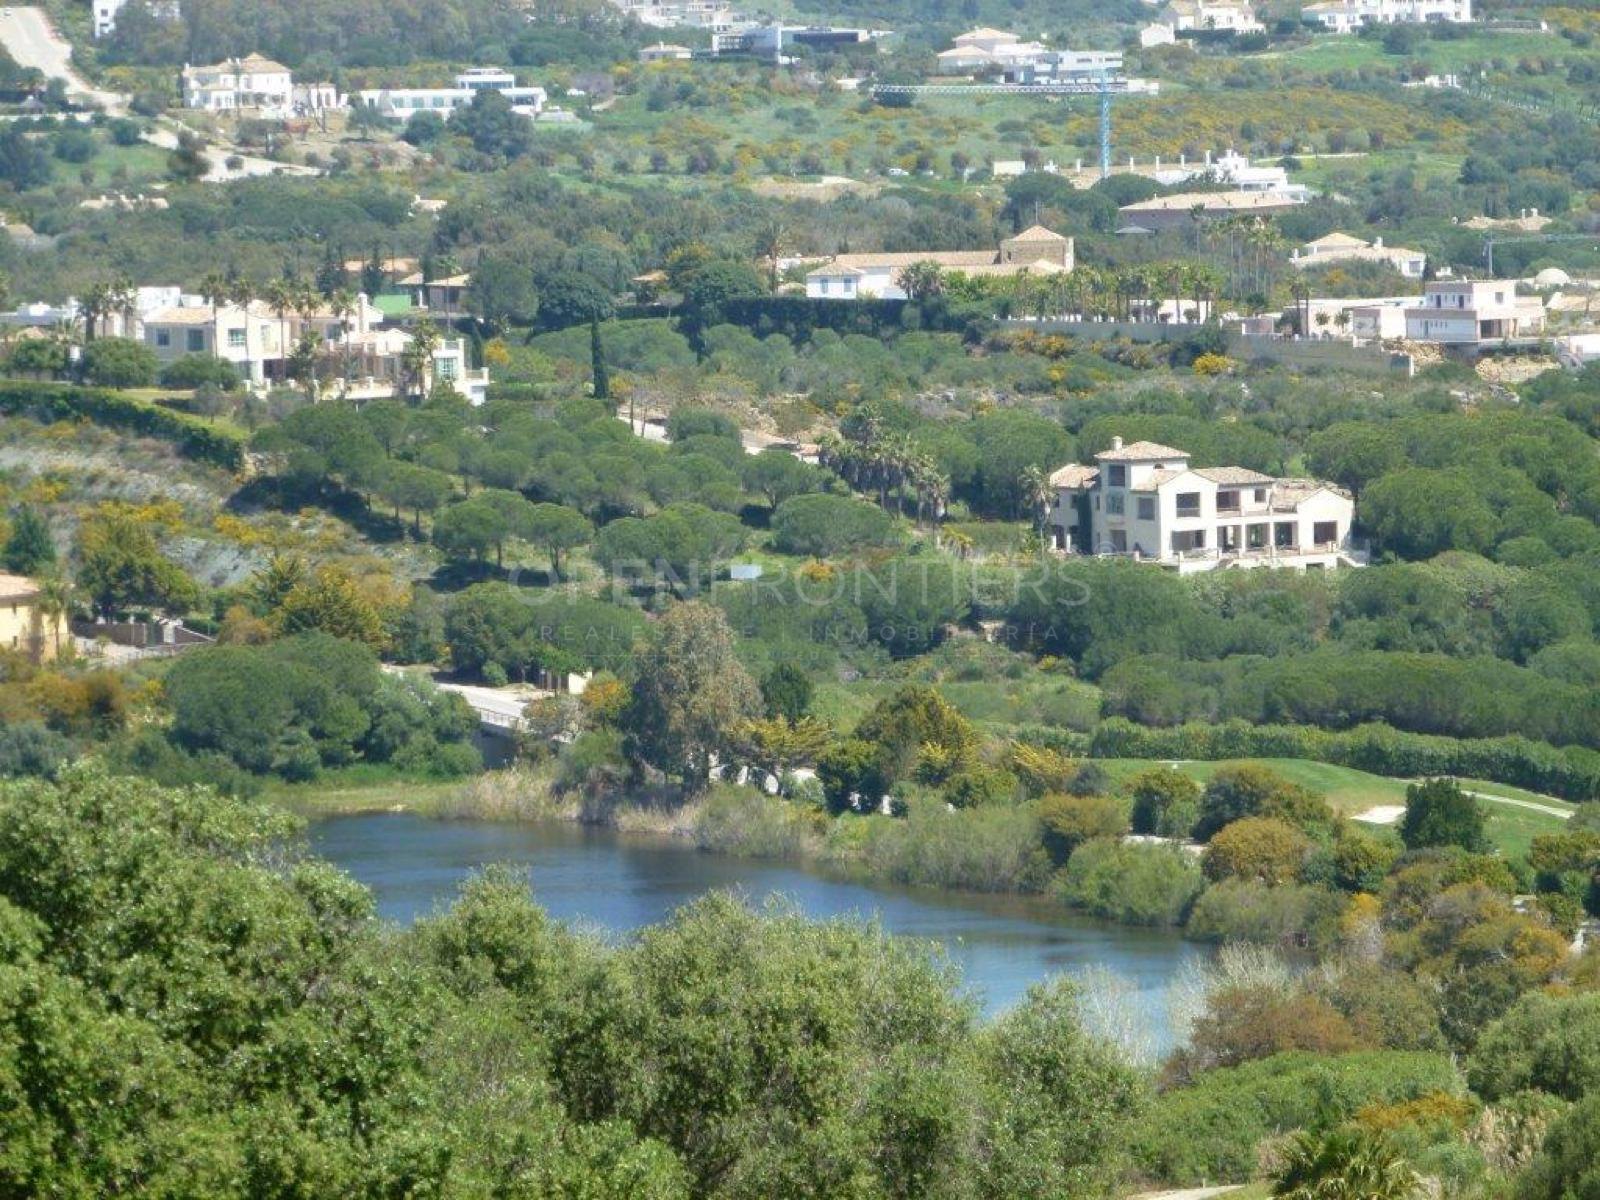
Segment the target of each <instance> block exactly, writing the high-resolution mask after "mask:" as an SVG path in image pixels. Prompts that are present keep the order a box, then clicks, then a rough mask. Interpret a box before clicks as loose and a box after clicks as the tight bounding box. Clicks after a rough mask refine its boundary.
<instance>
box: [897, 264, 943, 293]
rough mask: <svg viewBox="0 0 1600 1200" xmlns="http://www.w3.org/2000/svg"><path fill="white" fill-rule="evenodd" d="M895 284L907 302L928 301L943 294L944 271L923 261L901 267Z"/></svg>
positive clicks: (936, 265) (937, 265)
mask: <svg viewBox="0 0 1600 1200" xmlns="http://www.w3.org/2000/svg"><path fill="white" fill-rule="evenodd" d="M895 282H896V283H898V284H899V285H900V290H901V291H903V292H905V294H906V299H907V300H914V301H921V300H928V299H931V298H933V297H934V296H938V295H940V294H942V293H943V292H944V271H943V270H942V269H941V268H940V266H939V264H938V263H936V262H933V261H931V260H927V259H924V260H923V261H921V262H914V263H911V264H910V265H909V266H905V267H901V268H900V273H899V275H898V276H896V278H895Z"/></svg>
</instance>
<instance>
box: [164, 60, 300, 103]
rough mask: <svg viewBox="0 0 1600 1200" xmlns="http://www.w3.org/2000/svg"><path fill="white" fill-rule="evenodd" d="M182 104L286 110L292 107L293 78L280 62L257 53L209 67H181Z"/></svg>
mask: <svg viewBox="0 0 1600 1200" xmlns="http://www.w3.org/2000/svg"><path fill="white" fill-rule="evenodd" d="M183 106H184V107H185V108H200V109H205V110H206V111H207V112H233V111H235V110H237V109H241V108H251V109H260V110H262V111H264V112H271V113H287V112H290V111H291V110H292V109H293V107H294V77H293V76H292V75H291V74H290V72H289V68H288V67H286V66H284V65H283V64H282V63H277V62H273V61H272V60H271V59H270V58H263V57H262V56H261V55H259V54H250V55H246V56H245V57H244V58H230V59H228V60H227V61H225V62H219V63H215V64H213V65H211V66H209V67H188V66H186V67H184V68H183Z"/></svg>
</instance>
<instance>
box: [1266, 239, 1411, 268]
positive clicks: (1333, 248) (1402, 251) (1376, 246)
mask: <svg viewBox="0 0 1600 1200" xmlns="http://www.w3.org/2000/svg"><path fill="white" fill-rule="evenodd" d="M1336 262H1381V263H1387V264H1389V266H1391V267H1393V268H1394V269H1395V270H1396V271H1398V272H1399V273H1400V274H1401V275H1403V276H1405V277H1406V278H1407V279H1421V278H1422V276H1423V274H1424V273H1425V272H1426V271H1427V269H1428V256H1427V255H1426V254H1424V253H1423V252H1422V251H1421V250H1408V249H1407V248H1406V247H1404V246H1385V245H1384V244H1383V239H1382V238H1374V239H1373V240H1372V241H1370V242H1367V241H1363V240H1362V239H1360V238H1358V237H1352V236H1351V235H1350V234H1348V233H1330V234H1328V235H1327V236H1325V237H1320V238H1318V239H1317V240H1316V241H1314V242H1307V243H1306V244H1305V245H1304V246H1300V247H1298V248H1297V249H1296V250H1294V252H1293V253H1292V254H1291V255H1290V256H1289V263H1290V265H1291V266H1293V267H1297V268H1299V269H1301V270H1304V269H1305V268H1307V267H1320V266H1325V265H1327V264H1329V263H1336Z"/></svg>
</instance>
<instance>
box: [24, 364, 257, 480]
mask: <svg viewBox="0 0 1600 1200" xmlns="http://www.w3.org/2000/svg"><path fill="white" fill-rule="evenodd" d="M0 413H3V414H6V415H8V416H16V415H21V414H27V415H31V416H36V417H37V418H38V419H40V420H41V421H45V422H50V421H62V420H73V419H80V418H81V419H86V420H90V421H94V422H96V423H98V424H101V425H108V426H110V427H112V428H114V429H125V430H127V431H129V432H130V433H136V434H140V435H141V436H144V437H154V438H161V439H163V440H164V441H169V442H172V443H173V444H174V445H176V446H177V447H178V449H179V450H180V451H181V452H182V453H183V454H185V455H187V456H188V457H190V458H194V459H199V460H201V461H203V462H209V463H212V464H214V465H216V466H219V467H224V468H226V469H228V470H237V469H238V468H239V467H240V466H242V465H243V463H244V443H243V442H242V441H241V440H240V439H239V438H238V437H237V436H236V435H235V434H232V433H229V432H227V431H225V430H219V429H216V428H213V427H212V426H209V425H207V424H205V423H204V422H201V421H199V420H196V419H195V418H194V417H190V416H186V415H184V414H183V413H178V412H173V411H172V410H171V409H166V408H162V407H160V406H158V405H155V404H148V403H146V402H144V401H142V400H136V399H134V398H133V397H131V396H119V395H118V394H116V393H115V392H107V391H102V390H99V389H96V388H71V387H63V386H61V385H59V384H48V383H33V384H27V383H17V382H11V383H7V384H3V385H0Z"/></svg>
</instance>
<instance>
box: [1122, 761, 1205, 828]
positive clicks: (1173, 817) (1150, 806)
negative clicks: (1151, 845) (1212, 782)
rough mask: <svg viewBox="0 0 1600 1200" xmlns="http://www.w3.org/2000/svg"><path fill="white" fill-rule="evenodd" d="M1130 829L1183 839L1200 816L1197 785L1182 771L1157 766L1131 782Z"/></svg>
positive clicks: (1198, 787) (1198, 786) (1198, 788)
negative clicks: (1131, 807)
mask: <svg viewBox="0 0 1600 1200" xmlns="http://www.w3.org/2000/svg"><path fill="white" fill-rule="evenodd" d="M1132 792H1133V813H1132V821H1133V831H1134V832H1135V833H1142V834H1146V835H1155V836H1158V837H1173V838H1186V837H1188V836H1189V831H1190V830H1191V829H1193V828H1194V824H1195V821H1197V820H1198V819H1199V817H1200V785H1199V784H1198V783H1196V782H1195V781H1194V780H1193V779H1191V778H1189V776H1187V775H1185V774H1184V773H1183V772H1182V771H1174V770H1172V769H1170V768H1168V767H1157V768H1155V769H1154V770H1150V771H1145V772H1143V773H1142V774H1139V775H1136V776H1135V777H1134V779H1133V783H1132Z"/></svg>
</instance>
